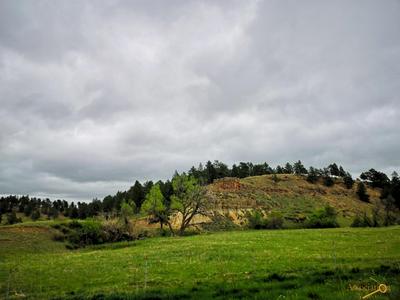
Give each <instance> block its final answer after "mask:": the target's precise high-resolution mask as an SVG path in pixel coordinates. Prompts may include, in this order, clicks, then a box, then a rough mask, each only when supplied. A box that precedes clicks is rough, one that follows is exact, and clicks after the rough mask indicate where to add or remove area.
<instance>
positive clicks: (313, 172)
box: [307, 167, 318, 183]
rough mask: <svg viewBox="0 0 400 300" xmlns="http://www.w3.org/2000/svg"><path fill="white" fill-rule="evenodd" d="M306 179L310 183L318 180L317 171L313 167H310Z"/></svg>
mask: <svg viewBox="0 0 400 300" xmlns="http://www.w3.org/2000/svg"><path fill="white" fill-rule="evenodd" d="M307 181H308V182H310V183H316V182H317V181H318V173H317V171H316V170H315V168H313V167H310V169H309V171H308V175H307Z"/></svg>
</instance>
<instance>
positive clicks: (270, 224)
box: [247, 210, 284, 229]
mask: <svg viewBox="0 0 400 300" xmlns="http://www.w3.org/2000/svg"><path fill="white" fill-rule="evenodd" d="M247 224H248V227H249V228H252V229H282V228H283V227H284V226H283V218H282V216H281V215H280V214H279V213H271V214H270V215H269V216H268V217H264V214H263V212H262V211H260V210H255V211H253V212H252V213H249V214H248V215H247Z"/></svg>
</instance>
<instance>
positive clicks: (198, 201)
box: [171, 173, 209, 235]
mask: <svg viewBox="0 0 400 300" xmlns="http://www.w3.org/2000/svg"><path fill="white" fill-rule="evenodd" d="M172 186H173V188H174V194H173V195H172V197H171V209H172V210H174V211H176V212H179V213H180V214H181V217H182V219H181V224H180V227H179V234H180V235H182V234H183V233H184V231H185V230H186V228H187V227H188V226H189V225H190V222H191V221H192V220H193V218H194V217H195V216H196V215H200V214H202V215H206V214H207V209H208V207H209V200H208V197H207V195H206V190H205V189H204V188H203V187H201V186H200V185H199V184H198V182H197V180H196V179H195V178H193V177H190V176H187V175H186V174H185V173H183V174H182V175H179V174H176V175H175V176H174V178H173V179H172Z"/></svg>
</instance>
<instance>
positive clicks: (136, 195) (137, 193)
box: [129, 180, 145, 212]
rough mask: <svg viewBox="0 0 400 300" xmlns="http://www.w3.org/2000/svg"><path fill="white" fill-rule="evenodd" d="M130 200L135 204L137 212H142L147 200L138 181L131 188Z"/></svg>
mask: <svg viewBox="0 0 400 300" xmlns="http://www.w3.org/2000/svg"><path fill="white" fill-rule="evenodd" d="M129 191H130V198H131V199H132V201H133V203H135V209H136V212H139V211H140V207H141V206H142V203H143V201H144V198H145V191H144V188H143V186H142V185H141V183H140V182H139V181H138V180H136V181H135V184H134V185H133V186H132V187H131V188H130V190H129Z"/></svg>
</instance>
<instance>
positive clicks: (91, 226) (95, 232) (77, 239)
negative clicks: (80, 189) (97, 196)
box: [53, 219, 135, 249]
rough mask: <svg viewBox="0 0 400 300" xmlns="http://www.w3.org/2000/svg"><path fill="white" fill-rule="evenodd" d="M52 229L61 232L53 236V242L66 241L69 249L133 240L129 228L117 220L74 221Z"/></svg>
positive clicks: (57, 225)
mask: <svg viewBox="0 0 400 300" xmlns="http://www.w3.org/2000/svg"><path fill="white" fill-rule="evenodd" d="M53 228H55V229H57V230H59V231H60V232H61V233H57V234H55V235H54V236H53V240H57V241H63V240H66V241H67V242H68V243H69V244H68V245H67V248H69V249H76V248H79V247H85V246H87V245H97V244H103V243H111V242H120V241H131V240H133V239H135V236H134V234H133V233H132V230H131V228H128V227H127V226H126V224H123V223H121V222H120V221H119V220H118V219H110V220H107V221H105V222H104V223H101V222H100V221H96V220H85V221H76V220H74V221H72V222H69V223H65V224H56V225H54V226H53Z"/></svg>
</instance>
